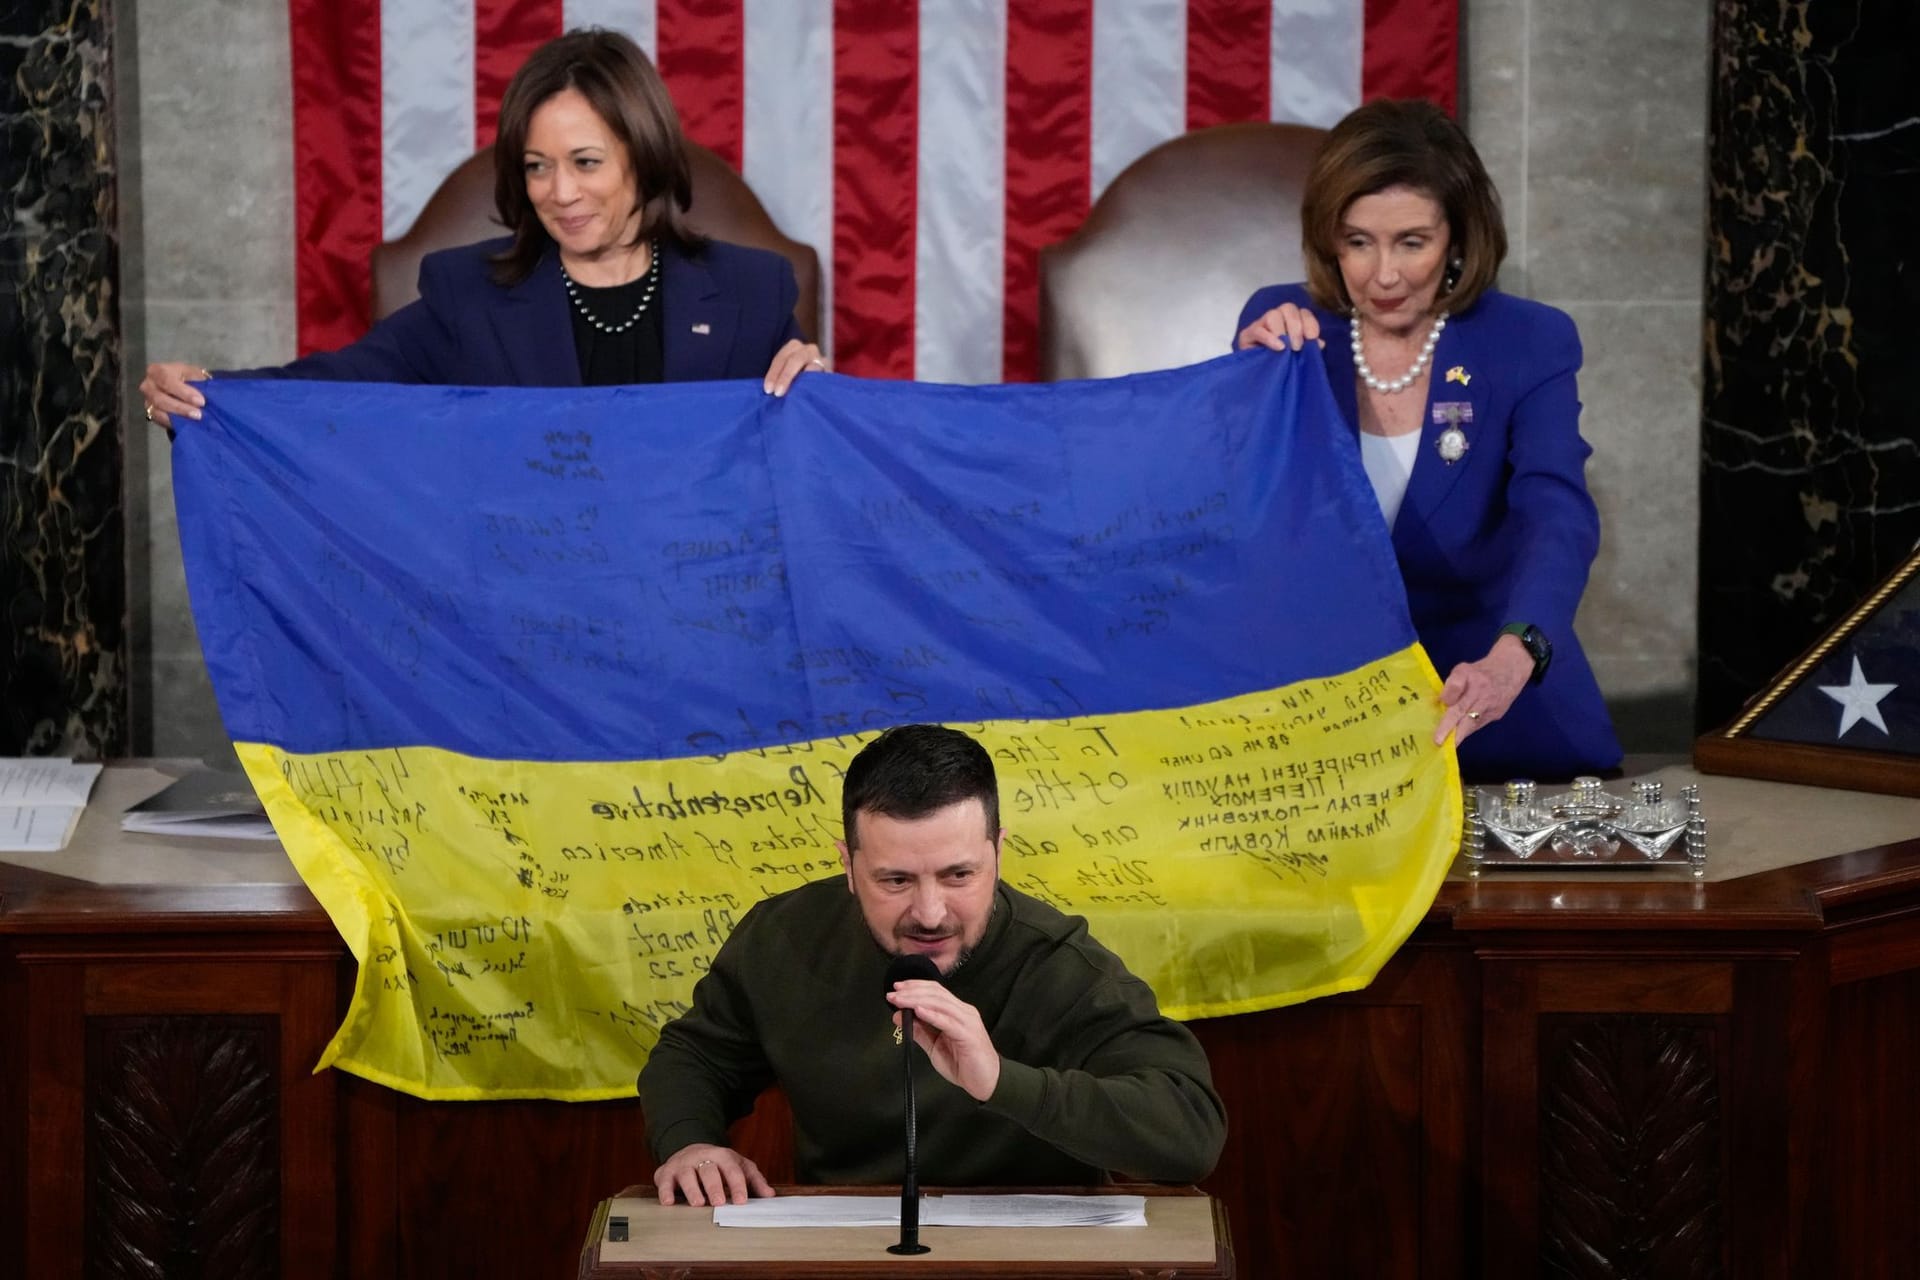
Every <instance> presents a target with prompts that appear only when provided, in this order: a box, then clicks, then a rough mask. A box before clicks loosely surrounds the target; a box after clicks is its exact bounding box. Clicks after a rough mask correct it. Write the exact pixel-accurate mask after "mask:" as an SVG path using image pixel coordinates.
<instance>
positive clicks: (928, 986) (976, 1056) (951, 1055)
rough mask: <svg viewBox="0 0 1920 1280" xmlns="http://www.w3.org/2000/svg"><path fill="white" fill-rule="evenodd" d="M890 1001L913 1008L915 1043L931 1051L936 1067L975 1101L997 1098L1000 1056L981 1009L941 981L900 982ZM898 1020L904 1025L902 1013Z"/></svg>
mask: <svg viewBox="0 0 1920 1280" xmlns="http://www.w3.org/2000/svg"><path fill="white" fill-rule="evenodd" d="M887 999H888V1000H889V1001H891V1002H892V1004H893V1007H894V1008H895V1009H896V1010H900V1009H911V1010H913V1042H914V1043H915V1044H917V1045H919V1046H920V1047H921V1048H922V1049H924V1050H926V1053H927V1057H928V1058H930V1059H932V1060H933V1069H934V1070H935V1071H938V1072H939V1073H940V1074H941V1075H942V1076H943V1077H945V1078H946V1079H947V1080H948V1081H950V1082H952V1083H953V1084H957V1085H959V1086H960V1087H961V1088H962V1089H965V1090H966V1091H967V1093H968V1095H969V1096H971V1097H972V1098H973V1099H974V1100H975V1101H976V1102H985V1101H986V1100H987V1099H988V1098H990V1097H992V1096H993V1090H994V1086H995V1085H997V1084H999V1083H1000V1054H999V1051H998V1050H996V1049H995V1048H994V1047H993V1037H991V1036H989V1035H988V1034H987V1028H986V1024H985V1023H983V1022H981V1021H980V1011H979V1010H978V1009H976V1008H974V1007H973V1006H972V1005H970V1004H968V1003H967V1002H966V1001H965V1000H962V999H961V998H960V997H959V996H956V995H955V994H953V992H951V991H949V990H947V989H946V988H945V987H943V986H941V985H940V984H939V983H937V982H902V983H898V984H896V985H895V987H894V988H893V990H891V991H889V992H887ZM893 1022H894V1025H895V1026H899V1025H900V1014H899V1013H898V1012H896V1013H895V1014H894V1015H893Z"/></svg>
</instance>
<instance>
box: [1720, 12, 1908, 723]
mask: <svg viewBox="0 0 1920 1280" xmlns="http://www.w3.org/2000/svg"><path fill="white" fill-rule="evenodd" d="M1709 139H1710V140H1709V148H1710V161H1709V163H1710V182H1711V186H1710V191H1709V196H1708V215H1707V216H1708V235H1707V247H1708V262H1707V308H1706V309H1707V327H1706V378H1705V384H1706V385H1705V405H1704V415H1703V423H1702V426H1703V430H1702V440H1703V458H1702V469H1701V487H1700V520H1701V533H1700V696H1699V704H1698V705H1699V719H1700V723H1701V726H1702V727H1703V728H1704V727H1708V726H1713V725H1718V724H1720V723H1722V722H1724V721H1725V720H1727V719H1728V718H1729V717H1730V716H1731V715H1732V713H1733V712H1734V711H1735V710H1736V709H1737V708H1738V707H1739V705H1740V703H1741V702H1742V701H1744V700H1745V699H1746V698H1748V697H1750V696H1752V695H1753V694H1754V693H1756V692H1758V691H1759V690H1760V688H1761V687H1762V685H1764V684H1765V683H1766V682H1767V680H1768V678H1769V677H1770V676H1772V675H1773V674H1774V673H1775V671H1776V670H1777V669H1778V668H1779V667H1780V666H1782V665H1783V664H1784V663H1786V662H1787V661H1789V660H1790V659H1792V658H1793V657H1794V656H1795V655H1796V654H1797V653H1799V652H1800V650H1802V649H1803V648H1805V647H1806V646H1807V645H1808V644H1810V643H1811V642H1812V641H1813V640H1814V639H1815V638H1816V637H1817V636H1818V635H1819V634H1820V633H1821V632H1822V631H1824V630H1825V629H1826V628H1827V627H1828V626H1830V625H1831V624H1832V623H1833V622H1834V621H1836V620H1837V619H1838V618H1839V617H1840V616H1841V615H1843V614H1845V613H1846V612H1847V610H1848V609H1849V608H1850V607H1851V606H1852V605H1853V604H1855V603H1856V602H1857V601H1858V600H1859V598H1860V597H1861V596H1863V595H1864V594H1865V593H1866V592H1867V590H1868V588H1869V587H1871V586H1872V585H1873V584H1874V582H1876V581H1877V580H1878V579H1880V578H1881V577H1883V576H1884V575H1885V574H1887V573H1889V572H1890V571H1891V570H1892V569H1893V568H1894V566H1895V565H1896V564H1898V563H1899V562H1900V561H1901V560H1902V559H1903V558H1904V557H1905V556H1906V555H1907V553H1908V552H1909V551H1910V550H1911V549H1912V548H1913V546H1914V544H1915V542H1916V540H1920V413H1916V410H1915V405H1916V385H1920V384H1916V379H1915V373H1916V370H1920V4H1915V3H1914V0H1819V2H1818V3H1814V2H1813V0H1718V3H1717V5H1716V11H1715V26H1714V67H1713V103H1712V113H1711V119H1710V122H1709Z"/></svg>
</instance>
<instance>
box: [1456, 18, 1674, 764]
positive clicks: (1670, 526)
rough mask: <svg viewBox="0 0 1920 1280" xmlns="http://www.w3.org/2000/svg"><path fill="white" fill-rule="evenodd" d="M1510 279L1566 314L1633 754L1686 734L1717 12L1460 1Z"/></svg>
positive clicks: (1614, 669)
mask: <svg viewBox="0 0 1920 1280" xmlns="http://www.w3.org/2000/svg"><path fill="white" fill-rule="evenodd" d="M1463 7H1464V9H1465V11H1466V37H1467V38H1466V50H1465V66H1464V72H1465V80H1466V85H1467V99H1466V103H1465V118H1466V121H1467V126H1468V130H1469V132H1470V133H1471V134H1472V135H1473V139H1474V143H1475V145H1476V146H1478V147H1479V149H1480V152H1481V156H1482V158H1483V159H1484V160H1485V161H1486V163H1487V168H1488V171H1489V172H1490V173H1491V174H1492V176H1493V179H1494V181H1495V183H1496V184H1498V186H1499V188H1500V191H1501V193H1502V197H1503V199H1504V201H1505V203H1506V210H1507V229H1508V235H1509V237H1510V240H1511V256H1510V257H1509V259H1508V266H1507V269H1506V271H1505V273H1504V274H1503V275H1502V278H1501V284H1502V286H1503V287H1505V288H1507V289H1509V290H1511V291H1513V292H1515V293H1521V294H1525V295H1526V296H1528V297H1532V298H1537V299H1539V300H1540V301H1542V302H1548V303H1552V304H1553V305H1554V306H1556V307H1559V308H1560V309H1561V310H1563V311H1565V312H1567V313H1568V314H1569V315H1571V316H1572V317H1573V319H1574V321H1575V322H1576V323H1577V324H1578V325H1579V326H1580V336H1581V339H1582V342H1583V344H1584V346H1585V349H1586V366H1585V368H1584V370H1583V371H1582V373H1581V375H1580V394H1581V400H1582V401H1583V403H1584V404H1585V412H1584V414H1583V415H1582V419H1581V430H1582V432H1583V434H1584V435H1585V436H1586V438H1587V440H1588V442H1589V443H1591V444H1592V445H1593V449H1594V454H1593V459H1592V461H1591V462H1590V463H1589V464H1588V467H1587V480H1588V484H1589V486H1590V488H1591V489H1592V491H1593V496H1594V501H1595V502H1596V503H1598V504H1599V507H1600V519H1601V530H1602V535H1601V542H1600V557H1599V560H1598V561H1597V562H1596V563H1595V564H1594V567H1593V576H1592V579H1591V580H1590V582H1589V584H1588V587H1587V594H1586V596H1585V598H1584V600H1583V602H1582V605H1581V609H1580V615H1579V618H1578V619H1577V621H1576V624H1575V625H1576V626H1577V628H1578V630H1579V632H1580V637H1581V640H1582V642H1583V643H1584V644H1585V646H1586V649H1587V653H1588V655H1589V657H1590V658H1591V659H1592V661H1593V667H1594V672H1595V674H1596V675H1597V676H1598V677H1599V680H1600V687H1601V689H1602V690H1603V691H1604V692H1605V693H1606V695H1607V700H1608V702H1609V704H1610V705H1611V706H1612V707H1613V710H1614V715H1615V718H1616V720H1617V721H1618V723H1619V728H1620V730H1621V738H1622V740H1623V741H1624V742H1625V744H1626V746H1627V749H1628V750H1629V751H1633V750H1642V751H1646V750H1669V751H1677V750H1683V749H1684V748H1685V746H1686V744H1687V742H1688V741H1689V739H1690V737H1691V729H1692V719H1691V702H1692V694H1693V668H1694V633H1695V613H1694V595H1695V589H1696V588H1695V563H1696V560H1695V545H1696V543H1695V539H1696V536H1697V533H1696V530H1697V525H1698V518H1699V517H1698V508H1697V505H1696V503H1697V481H1696V476H1697V473H1698V464H1697V461H1696V459H1697V458H1698V455H1699V438H1700V435H1699V433H1700V428H1699V404H1700V395H1699V387H1700V372H1699V371H1700V298H1701V276H1702V264H1701V258H1702V254H1703V252H1704V240H1703V225H1704V220H1705V204H1706V178H1705V173H1704V161H1705V155H1706V109H1707V76H1708V13H1707V11H1706V9H1705V7H1704V6H1700V5H1693V4H1679V3H1673V2H1672V0H1622V2H1621V3H1615V4H1604V5H1601V4H1570V3H1567V2H1566V0H1463Z"/></svg>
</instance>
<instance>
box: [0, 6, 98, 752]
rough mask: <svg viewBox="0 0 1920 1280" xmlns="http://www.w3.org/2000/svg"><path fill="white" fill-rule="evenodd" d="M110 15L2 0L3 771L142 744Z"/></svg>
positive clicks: (0, 632) (0, 714) (0, 568)
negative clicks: (131, 591) (23, 760)
mask: <svg viewBox="0 0 1920 1280" xmlns="http://www.w3.org/2000/svg"><path fill="white" fill-rule="evenodd" d="M106 5H107V0H0V192H4V194H0V645H4V647H5V651H4V654H3V655H0V755H17V754H33V755H42V754H72V755H80V756H99V755H106V754H112V753H114V752H117V751H121V750H124V748H125V746H126V741H127V626H126V588H127V576H126V568H125V558H126V545H125V544H126V528H125V518H124V503H123V497H122V491H121V424H120V411H119V404H120V320H119V312H118V303H117V299H116V296H115V295H116V281H117V278H118V277H117V273H118V262H117V260H116V244H115V235H114V219H115V205H114V156H113V128H112V98H111V95H112V84H111V58H110V52H111V47H112V46H111V43H110V23H109V21H108V16H107V12H106Z"/></svg>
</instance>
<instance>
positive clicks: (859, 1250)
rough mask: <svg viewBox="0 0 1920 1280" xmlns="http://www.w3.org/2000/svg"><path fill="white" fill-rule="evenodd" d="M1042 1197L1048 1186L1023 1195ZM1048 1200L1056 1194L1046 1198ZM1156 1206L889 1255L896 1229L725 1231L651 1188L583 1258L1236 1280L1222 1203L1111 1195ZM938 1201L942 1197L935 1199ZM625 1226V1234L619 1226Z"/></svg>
mask: <svg viewBox="0 0 1920 1280" xmlns="http://www.w3.org/2000/svg"><path fill="white" fill-rule="evenodd" d="M1021 1189H1022V1190H1026V1191H1038V1190H1042V1188H1035V1187H1027V1188H1021ZM1047 1190H1055V1191H1057V1190H1059V1189H1058V1188H1049V1189H1047ZM779 1191H780V1194H781V1195H819V1194H827V1193H831V1194H837V1195H872V1196H877V1197H890V1198H891V1199H893V1200H894V1201H896V1202H897V1201H898V1200H899V1197H900V1192H899V1189H898V1188H888V1187H791V1188H790V1187H781V1188H779ZM1110 1193H1111V1194H1119V1193H1126V1194H1131V1195H1143V1196H1145V1197H1146V1198H1147V1225H1146V1226H1144V1227H926V1226H923V1227H921V1229H920V1240H921V1242H922V1243H924V1244H927V1245H931V1246H932V1251H931V1252H930V1253H926V1254H922V1255H920V1256H919V1257H911V1258H903V1257H899V1256H897V1255H894V1254H891V1253H888V1252H887V1246H888V1245H889V1244H892V1243H893V1242H894V1241H895V1240H897V1239H899V1234H900V1233H899V1231H898V1229H897V1228H894V1227H716V1226H714V1225H713V1211H712V1210H710V1209H693V1208H688V1207H687V1206H686V1205H676V1206H674V1207H673V1208H664V1207H662V1206H661V1204H660V1201H659V1199H658V1197H656V1195H655V1194H654V1190H653V1188H652V1187H651V1186H645V1187H628V1188H627V1189H626V1190H624V1191H622V1192H621V1193H620V1194H619V1195H617V1196H615V1197H613V1198H612V1199H611V1200H602V1201H601V1202H600V1204H599V1207H598V1208H596V1209H595V1210H594V1213H593V1221H592V1223H591V1225H589V1226H588V1228H587V1242H586V1244H585V1246H584V1247H582V1249H581V1250H580V1271H579V1277H580V1280H774V1278H775V1277H778V1278H779V1280H815V1278H816V1277H819V1278H821V1280H825V1278H826V1277H834V1278H836V1280H845V1278H847V1277H855V1276H902V1275H912V1276H924V1277H928V1278H929V1280H936V1278H937V1280H947V1278H948V1277H963V1276H964V1277H974V1278H976V1280H977V1278H978V1277H981V1276H1006V1275H1017V1276H1021V1277H1033V1278H1035V1280H1051V1278H1052V1277H1060V1278H1061V1280H1066V1278H1068V1277H1072V1278H1074V1280H1093V1278H1095V1277H1116V1278H1117V1280H1131V1278H1134V1277H1142V1278H1144V1277H1151V1278H1152V1280H1231V1277H1232V1276H1233V1243H1232V1237H1231V1236H1229V1235H1228V1234H1227V1217H1226V1211H1225V1209H1223V1208H1222V1207H1221V1205H1220V1202H1219V1201H1218V1200H1215V1199H1214V1198H1213V1197H1212V1196H1209V1195H1207V1194H1206V1193H1205V1192H1203V1191H1200V1190H1197V1189H1195V1188H1192V1187H1186V1188H1179V1189H1173V1188H1167V1187H1113V1188H1102V1189H1100V1190H1093V1191H1087V1192H1086V1193H1085V1194H1088V1195H1101V1194H1110ZM928 1194H929V1195H933V1194H938V1192H932V1191H930V1192H928ZM619 1220H624V1221H625V1224H626V1228H625V1231H624V1234H625V1236H626V1239H624V1240H621V1239H619V1238H618V1237H619V1236H620V1235H621V1234H623V1233H622V1232H618V1231H611V1230H610V1226H611V1225H612V1224H613V1223H615V1222H616V1221H619Z"/></svg>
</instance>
